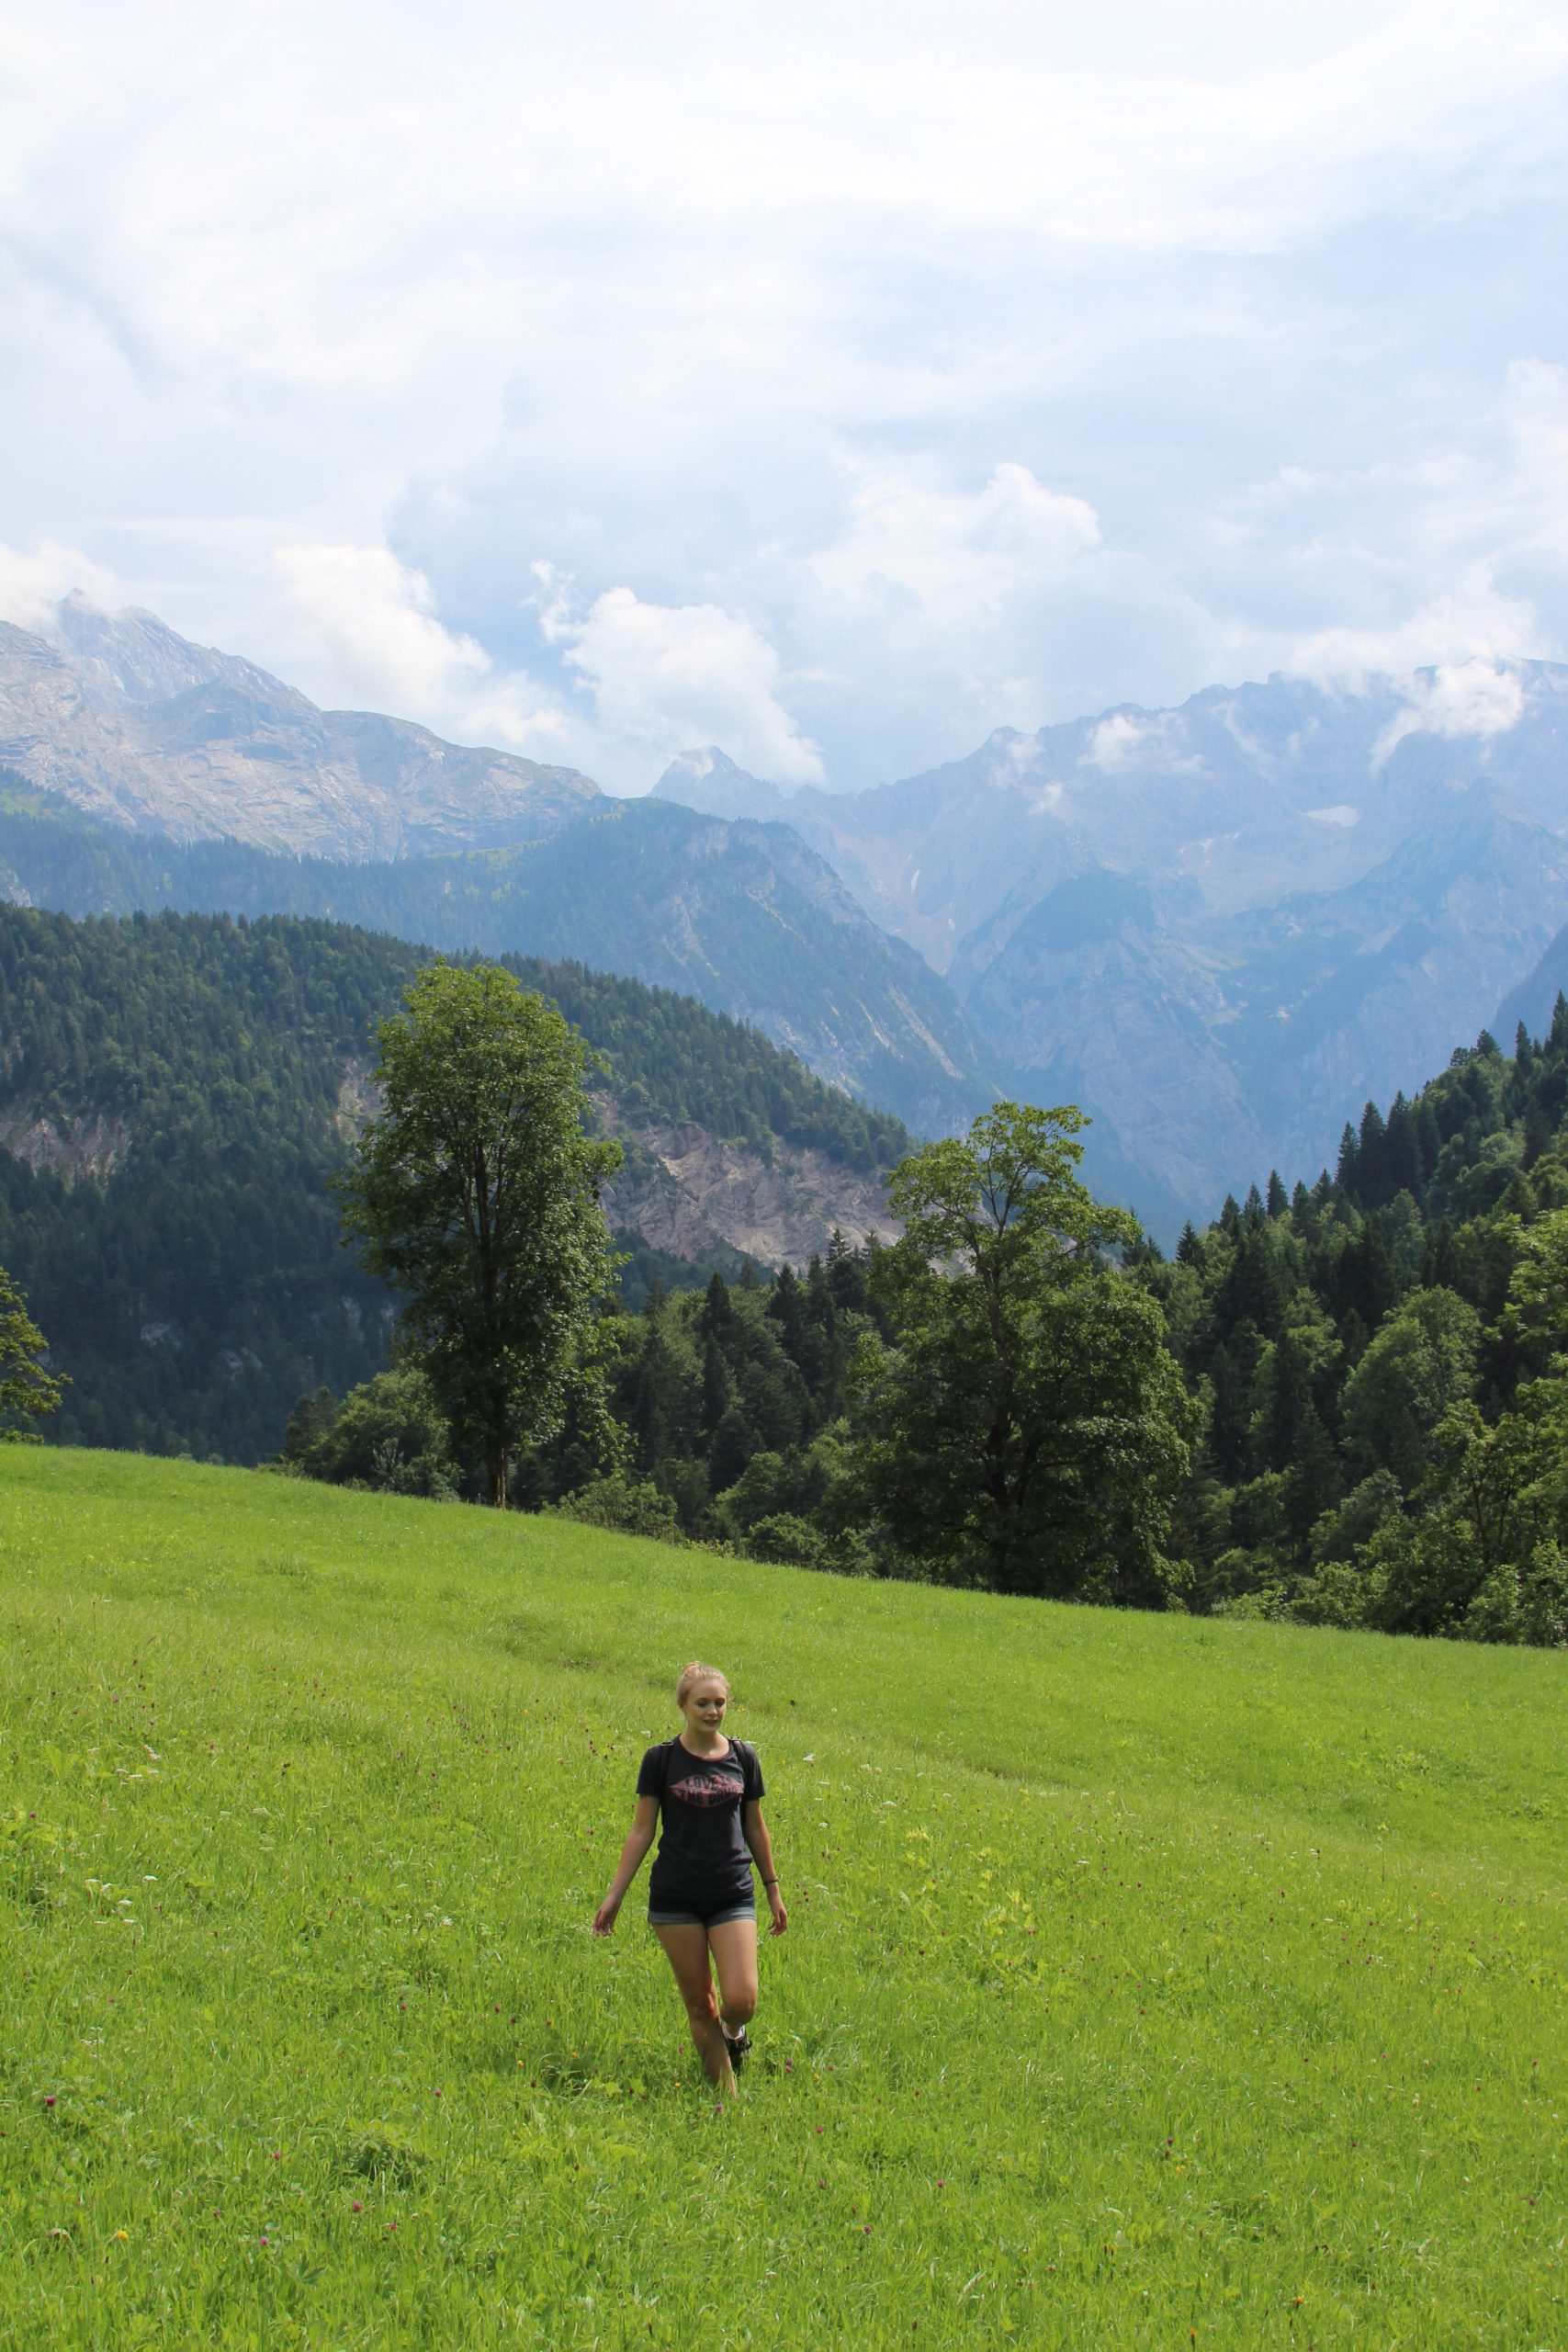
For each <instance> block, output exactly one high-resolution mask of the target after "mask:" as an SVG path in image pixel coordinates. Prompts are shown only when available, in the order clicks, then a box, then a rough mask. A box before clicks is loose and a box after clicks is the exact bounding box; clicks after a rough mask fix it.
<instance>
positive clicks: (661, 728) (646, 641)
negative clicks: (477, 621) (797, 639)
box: [539, 565, 822, 784]
mask: <svg viewBox="0 0 1568 2352" xmlns="http://www.w3.org/2000/svg"><path fill="white" fill-rule="evenodd" d="M539 576H540V582H541V588H542V590H543V602H542V608H541V628H542V631H543V634H544V635H545V637H546V638H547V641H548V642H550V643H551V644H554V645H558V646H560V647H561V648H562V649H563V651H564V659H565V661H566V662H567V664H568V666H569V668H570V670H571V671H572V673H574V675H575V676H576V677H577V678H579V679H580V680H581V682H582V684H583V685H584V686H585V687H586V688H587V690H588V691H589V693H590V694H591V695H592V698H593V707H594V716H595V720H596V723H597V726H598V728H599V729H600V731H601V732H602V733H603V734H604V735H605V736H606V737H608V738H610V739H611V740H612V741H614V740H615V739H617V738H618V739H620V740H621V741H630V742H632V743H635V744H637V745H640V746H644V747H646V749H647V751H648V752H649V753H651V754H652V755H654V756H655V757H658V758H660V759H663V758H667V757H668V756H670V755H671V754H672V753H673V752H678V751H681V750H682V749H683V748H685V747H686V746H688V745H689V744H691V743H692V742H693V741H694V740H695V741H699V742H721V743H723V745H724V746H725V748H726V750H727V751H728V752H730V754H731V756H732V757H733V758H735V759H737V760H739V763H740V764H741V766H742V767H746V768H750V769H753V770H754V771H755V772H756V773H757V774H758V775H763V776H768V777H771V778H772V779H773V781H775V782H777V783H782V784H806V783H817V782H819V781H820V780H821V776H822V756H821V753H820V752H818V748H817V746H816V744H815V743H812V742H809V741H807V738H806V737H805V736H804V735H802V733H801V732H800V730H799V729H798V728H797V727H796V726H795V722H794V721H793V719H792V718H790V716H789V713H788V711H787V710H786V709H785V708H784V704H783V703H782V701H781V700H780V698H779V690H780V683H781V681H780V665H779V657H778V655H777V653H776V652H775V651H774V650H773V647H772V646H771V645H770V644H769V643H768V641H767V639H765V638H764V637H762V636H761V634H760V633H759V631H758V630H757V629H756V628H753V627H752V625H751V623H750V621H748V620H745V619H743V618H740V617H739V616H737V615H735V614H733V613H727V612H724V611H722V610H721V609H720V607H719V606H718V605H654V604H645V603H644V602H643V601H642V599H641V598H640V597H639V596H637V595H636V594H634V592H633V591H632V590H631V589H630V588H607V589H606V590H604V593H603V594H601V595H599V596H596V597H595V598H594V599H593V601H592V604H591V605H588V606H587V608H586V610H576V609H574V608H573V605H572V601H571V594H570V584H569V583H565V582H559V581H558V580H557V579H556V578H555V576H554V575H553V573H552V572H551V571H550V570H549V567H548V566H547V565H541V566H540V567H539Z"/></svg>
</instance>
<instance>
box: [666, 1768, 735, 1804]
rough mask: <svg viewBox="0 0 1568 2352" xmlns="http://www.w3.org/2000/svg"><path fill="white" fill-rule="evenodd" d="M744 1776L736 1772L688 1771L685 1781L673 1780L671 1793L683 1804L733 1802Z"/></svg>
mask: <svg viewBox="0 0 1568 2352" xmlns="http://www.w3.org/2000/svg"><path fill="white" fill-rule="evenodd" d="M743 1785H744V1776H743V1775H742V1774H741V1773H739V1771H736V1772H724V1771H718V1772H688V1773H687V1775H686V1777H685V1779H684V1780H683V1781H671V1783H670V1794H671V1796H672V1797H679V1798H680V1800H681V1803H682V1804H701V1805H709V1804H734V1803H735V1799H736V1796H737V1794H738V1793H739V1790H740V1788H741V1787H742V1786H743Z"/></svg>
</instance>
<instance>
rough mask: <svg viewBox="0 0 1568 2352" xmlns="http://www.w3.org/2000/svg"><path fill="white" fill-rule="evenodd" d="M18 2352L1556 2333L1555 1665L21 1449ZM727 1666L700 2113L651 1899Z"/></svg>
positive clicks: (1565, 1801) (9, 1850)
mask: <svg viewBox="0 0 1568 2352" xmlns="http://www.w3.org/2000/svg"><path fill="white" fill-rule="evenodd" d="M0 1623H3V1627H4V1657H3V1661H0V1936H3V1939H4V1950H3V1953H0V1968H3V1977H0V1981H3V1983H4V1985H5V1988H6V1989H5V2030H4V2043H3V2047H0V2132H3V2134H4V2136H3V2137H0V2336H3V2338H4V2341H5V2342H6V2345H7V2346H12V2347H16V2352H23V2347H28V2352H32V2348H33V2347H37V2348H38V2352H42V2347H44V2346H48V2347H50V2352H74V2347H78V2346H104V2347H113V2352H127V2348H128V2347H140V2346H164V2345H184V2344H190V2343H199V2344H202V2345H211V2346H225V2347H227V2346H236V2347H240V2346H259V2347H265V2352H292V2348H293V2347H305V2346H312V2347H314V2346H320V2347H323V2352H324V2347H333V2352H343V2348H344V2347H350V2346H377V2347H380V2346H414V2345H419V2346H462V2347H464V2352H469V2348H470V2347H486V2346H502V2345H504V2346H549V2347H562V2346H573V2347H575V2346H605V2347H629V2346H682V2347H684V2346H702V2347H703V2352H728V2347H730V2346H746V2345H753V2346H785V2345H788V2346H795V2347H807V2352H810V2348H811V2347H816V2346H840V2345H842V2346H851V2345H853V2346H874V2347H883V2346H894V2345H928V2346H949V2345H975V2346H992V2345H1001V2344H1005V2343H1010V2342H1019V2343H1024V2344H1031V2345H1043V2346H1070V2347H1073V2348H1074V2352H1078V2347H1086V2348H1087V2347H1094V2348H1095V2352H1098V2348H1099V2347H1113V2348H1119V2347H1121V2346H1145V2345H1146V2346H1190V2345H1192V2344H1197V2345H1199V2346H1234V2347H1237V2352H1241V2348H1242V2347H1245V2348H1246V2352H1255V2347H1258V2346H1303V2347H1304V2346H1324V2347H1326V2346H1377V2347H1380V2352H1387V2348H1388V2347H1393V2346H1433V2347H1437V2346H1442V2347H1445V2352H1446V2347H1450V2346H1498V2347H1506V2348H1507V2352H1538V2348H1539V2352H1568V2267H1565V2265H1568V2250H1565V2232H1568V2215H1565V2211H1564V2188H1565V2185H1568V2165H1565V2139H1564V2119H1565V2118H1568V2079H1565V2075H1568V2064H1565V2052H1568V2030H1565V2028H1568V1999H1565V1995H1568V1905H1565V1901H1564V1895H1565V1891H1568V1860H1565V1850H1564V1827H1565V1825H1568V1741H1565V1740H1564V1736H1563V1734H1564V1728H1565V1714H1568V1708H1565V1703H1564V1702H1565V1700H1568V1657H1563V1656H1562V1655H1560V1654H1543V1653H1532V1652H1519V1651H1495V1650H1486V1649H1483V1648H1480V1647H1476V1646H1473V1645H1439V1644H1427V1645H1422V1644H1416V1643H1414V1642H1393V1641H1389V1640H1385V1639H1381V1638H1379V1637H1376V1636H1371V1635H1348V1634H1332V1633H1319V1632H1313V1631H1308V1630H1304V1629H1291V1628H1280V1627H1272V1626H1264V1625H1248V1624H1244V1623H1205V1622H1202V1621H1200V1620H1194V1619H1187V1618H1168V1619H1161V1618H1153V1617H1148V1616H1134V1615H1130V1614H1117V1613H1112V1612H1108V1611H1091V1610H1086V1609H1072V1608H1066V1607H1057V1606H1051V1605H1048V1604H1043V1603H1039V1602H1016V1601H1008V1600H998V1599H995V1598H991V1597H986V1596H978V1595H974V1596H972V1595H967V1594H962V1593H955V1592H949V1591H934V1590H927V1589H920V1588H913V1587H909V1586H889V1585H874V1584H867V1583H855V1582H849V1581H844V1580H840V1579H835V1578H829V1577H819V1576H812V1575H810V1574H807V1573H805V1572H801V1571H793V1570H788V1569H783V1568H774V1567H767V1568H764V1567H757V1566H750V1565H749V1564H745V1563H741V1562H736V1561H729V1560H720V1559H716V1558H713V1557H709V1556H707V1555H702V1554H699V1553H694V1552H676V1551H671V1550H667V1549H663V1548H661V1547H660V1546H658V1545H656V1544H648V1543H641V1542H637V1541H634V1540H631V1539H626V1538H619V1537H615V1536H612V1535H607V1534H604V1533H603V1532H600V1531H598V1530H594V1529H591V1528H586V1527H579V1526H573V1525H570V1524H568V1523H564V1522H558V1521H548V1520H539V1519H527V1518H512V1519H510V1520H502V1519H499V1518H494V1517H491V1516H490V1515H489V1514H486V1513H482V1512H479V1511H477V1510H468V1509H464V1508H462V1507H460V1506H457V1505H440V1504H425V1503H417V1502H407V1501H399V1500H394V1499H389V1498H378V1497H370V1496H361V1495H353V1494H347V1493H344V1492H340V1491H335V1490H333V1489H330V1488H327V1487H314V1486H304V1485H297V1484H294V1483H292V1482H288V1481H284V1480H281V1479H277V1478H273V1477H269V1476H265V1475H261V1474H256V1473H244V1472H239V1471H227V1470H219V1469H212V1468H206V1467H199V1466H196V1465H193V1464H171V1463H155V1462H151V1461H145V1460H141V1459H136V1458H132V1457H129V1456H117V1455H110V1454H103V1453H91V1454H89V1453H69V1452H63V1451H55V1450H52V1449H51V1450H44V1449H39V1450H30V1449H21V1448H8V1449H7V1448H0ZM694 1652H700V1653H702V1654H703V1655H705V1656H708V1657H713V1658H715V1659H716V1661H717V1662H718V1663H720V1664H722V1665H724V1666H726V1667H727V1668H728V1669H729V1671H730V1673H731V1675H732V1677H733V1678H734V1680H735V1683H736V1692H737V1702H738V1703H737V1707H736V1711H735V1715H734V1719H733V1726H732V1727H733V1728H734V1729H735V1730H736V1731H738V1732H739V1733H740V1734H742V1735H743V1736H747V1737H749V1738H751V1739H754V1740H755V1741H756V1743H757V1746H758V1747H759V1749H760V1751H761V1756H762V1758H763V1763H764V1769H765V1770H766V1772H767V1775H768V1779H769V1782H770V1792H771V1793H770V1797H769V1801H768V1811H769V1816H770V1819H771V1821H772V1824H773V1834H774V1839H775V1844H776V1847H777V1849H778V1852H779V1856H780V1865H781V1869H782V1871H783V1872H784V1888H785V1893H786V1895H787V1897H788V1899H789V1901H790V1904H791V1910H792V1926H791V1930H790V1933H789V1935H788V1936H787V1938H785V1939H784V1941H783V1942H782V1943H780V1944H778V1945H768V1946H767V1947H766V1948H765V1950H764V1954H763V1997H762V2008H761V2016H760V2018H759V2023H758V2028H757V2039H758V2044H759V2051H758V2056H757V2058H756V2060H755V2062H754V2064H753V2065H752V2067H751V2068H750V2070H749V2072H748V2076H747V2080H746V2083H745V2086H744V2087H743V2090H742V2092H741V2094H740V2096H739V2098H738V2099H737V2100H735V2101H734V2102H732V2103H731V2104H730V2106H729V2107H728V2109H718V2108H716V2104H715V2101H714V2099H713V2098H712V2096H711V2094H708V2093H706V2092H705V2090H704V2089H703V2087H702V2086H701V2084H700V2081H699V2078H698V2075H697V2072H696V2068H695V2064H694V2060H693V2058H692V2056H691V2053H690V2052H689V2050H688V2049H687V2047H686V2045H685V2041H684V2035H683V2029H682V2019H681V2017H680V2014H679V2011H678V2008H677V2006H676V2004H675V2001H674V1999H673V1996H672V1993H671V1988H670V1986H669V1984H668V1980H667V1973H666V1971H665V1966H664V1962H663V1960H662V1958H661V1957H660V1953H659V1952H658V1951H657V1949H656V1948H655V1947H654V1946H653V1945H652V1943H651V1939H649V1936H648V1933H647V1930H646V1928H644V1927H643V1925H642V1921H641V1904H640V1901H639V1900H638V1896H639V1895H640V1892H641V1890H640V1887H639V1888H638V1889H637V1890H634V1894H633V1895H632V1897H631V1898H629V1899H628V1902H627V1905H626V1911H625V1913H624V1914H623V1917H622V1921H621V1925H620V1928H618V1930H617V1933H616V1935H615V1939H614V1940H613V1942H612V1943H611V1944H609V1945H608V1946H599V1945H594V1944H592V1942H591V1940H590V1938H589V1934H588V1925H587V1923H588V1919H589V1917H590V1914H591V1912H592V1905H593V1903H594V1901H595V1900H596V1899H597V1896H598V1894H600V1892H601V1891H602V1888H603V1885H604V1881H605V1879H606V1878H607V1876H608V1874H609V1871H610V1868H611V1865H612V1861H613V1859H614V1856H615V1851H616V1850H617V1848H618V1843H619V1839H620V1838H621V1835H622V1834H623V1831H624V1829H625V1826H626V1819H627V1816H628V1815H629V1810H630V1804H631V1783H632V1776H633V1772H634V1770H635V1765H636V1761H637V1757H638V1756H639V1755H640V1752H641V1750H642V1748H643V1747H644V1746H645V1745H646V1744H647V1743H648V1741H649V1739H650V1738H652V1737H655V1736H659V1737H662V1736H666V1734H667V1732H668V1731H669V1730H670V1729H671V1728H673V1717H672V1715H671V1709H670V1705H669V1700H668V1689H669V1685H670V1683H671V1680H672V1679H673V1675H674V1670H675V1668H676V1667H677V1666H678V1665H679V1664H680V1662H681V1661H682V1659H683V1658H685V1657H688V1656H690V1655H692V1654H693V1653H694Z"/></svg>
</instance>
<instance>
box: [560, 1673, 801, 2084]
mask: <svg viewBox="0 0 1568 2352" xmlns="http://www.w3.org/2000/svg"><path fill="white" fill-rule="evenodd" d="M675 1704H676V1706H677V1707H679V1709H680V1711H681V1713H682V1715H683V1716H684V1717H685V1719H686V1721H685V1729H684V1730H683V1731H682V1732H679V1733H677V1735H676V1736H675V1737H674V1738H673V1739H667V1740H665V1741H663V1742H662V1743H661V1745H660V1746H659V1747H650V1748H649V1751H648V1753H647V1755H646V1756H645V1757H644V1758H643V1759H642V1769H641V1770H640V1771H639V1772H638V1774H637V1812H636V1814H635V1815H634V1816H633V1819H632V1826H631V1834H630V1836H629V1837H628V1838H627V1839H626V1844H625V1845H624V1846H623V1847H622V1849H621V1859H620V1860H619V1862H618V1863H617V1864H616V1866H615V1877H614V1878H613V1879H612V1880H611V1881H610V1885H609V1891H608V1893H607V1894H605V1897H604V1902H603V1903H601V1905H599V1908H598V1910H597V1911H596V1912H595V1913H594V1914H593V1932H594V1934H595V1935H596V1936H607V1935H608V1934H609V1933H610V1931H611V1930H612V1928H614V1927H615V1915H616V1913H617V1912H618V1911H619V1910H620V1907H621V1903H622V1900H623V1898H624V1897H625V1894H626V1889H627V1887H628V1886H630V1884H631V1883H632V1881H633V1879H634V1878H636V1876H637V1871H639V1870H640V1869H641V1867H642V1858H643V1856H644V1855H645V1854H646V1853H647V1851H648V1849H649V1846H651V1845H652V1843H653V1832H654V1829H655V1826H657V1824H658V1821H659V1818H660V1815H663V1821H664V1828H663V1835H662V1836H661V1837H660V1841H659V1852H658V1854H657V1855H656V1856H655V1858H654V1864H653V1870H652V1872H651V1874H650V1876H649V1886H648V1923H649V1927H650V1928H652V1929H653V1932H654V1934H655V1935H656V1936H657V1937H658V1938H659V1940H660V1943H661V1944H662V1945H663V1947H664V1949H665V1951H666V1952H667V1954H668V1955H669V1960H670V1965H671V1968H672V1969H673V1970H674V1972H675V1982H676V1984H677V1985H678V1986H679V1987H680V1991H681V1998H682V2001H684V2003H685V2005H686V2017H687V2019H688V2021H689V2022H690V2025H691V2029H692V2040H693V2041H694V2042H695V2044H696V2047H697V2054H698V2056H699V2057H700V2058H701V2060H702V2062H703V2064H704V2065H705V2067H706V2068H707V2071H708V2075H709V2076H710V2078H711V2079H712V2081H713V2082H714V2083H715V2084H716V2086H718V2088H719V2089H720V2090H721V2091H722V2092H724V2094H725V2095H726V2097H728V2095H729V2093H730V2092H731V2091H733V2090H734V2088H735V2069H736V2068H737V2067H738V2066H739V2064H741V2062H742V2060H743V2059H744V2058H745V2057H746V2056H747V2054H748V2052H750V2047H751V2044H750V2038H749V2036H748V2034H747V2031H746V2029H747V2027H748V2025H749V2024H750V2021H751V2019H752V2018H753V2017H754V2016H755V2015H756V2010H757V1897H756V1894H755V1892H754V1891H753V1888H752V1885H751V1863H752V1860H755V1861H756V1864H757V1868H758V1870H759V1871H761V1876H762V1884H763V1887H764V1888H765V1889H766V1891H767V1897H768V1908H769V1910H770V1912H771V1913H772V1915H773V1924H772V1928H771V1932H772V1933H773V1935H775V1936H782V1935H783V1934H784V1929H785V1928H787V1927H788V1925H789V1915H788V1913H787V1912H786V1911H785V1909H784V1904H783V1901H782V1900H781V1898H780V1895H779V1882H778V1873H777V1871H775V1870H774V1869H773V1847H772V1845H771V1844H770V1842H769V1839H768V1831H767V1825H766V1824H765V1822H764V1821H763V1819H762V1794H763V1791H762V1768H761V1765H760V1764H759V1763H758V1761H757V1752H756V1749H755V1748H753V1747H748V1745H747V1743H746V1742H745V1740H743V1739H727V1738H726V1737H725V1735H724V1717H725V1712H726V1710H727V1709H728V1705H729V1685H728V1682H727V1681H726V1680H725V1679H724V1677H723V1675H722V1674H717V1673H716V1672H715V1670H714V1668H712V1667H711V1666H704V1665H703V1664H702V1662H701V1660H700V1659H697V1658H694V1659H693V1661H692V1663H691V1665H690V1666H686V1667H682V1669H681V1679H680V1680H679V1681H678V1682H677V1683H676V1685H675ZM748 1848H750V1852H748V1850H747V1849H748ZM715 1973H716V1974H717V1977H718V1992H717V1995H716V1996H715V1992H714V1983H713V1980H714V1975H715Z"/></svg>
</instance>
